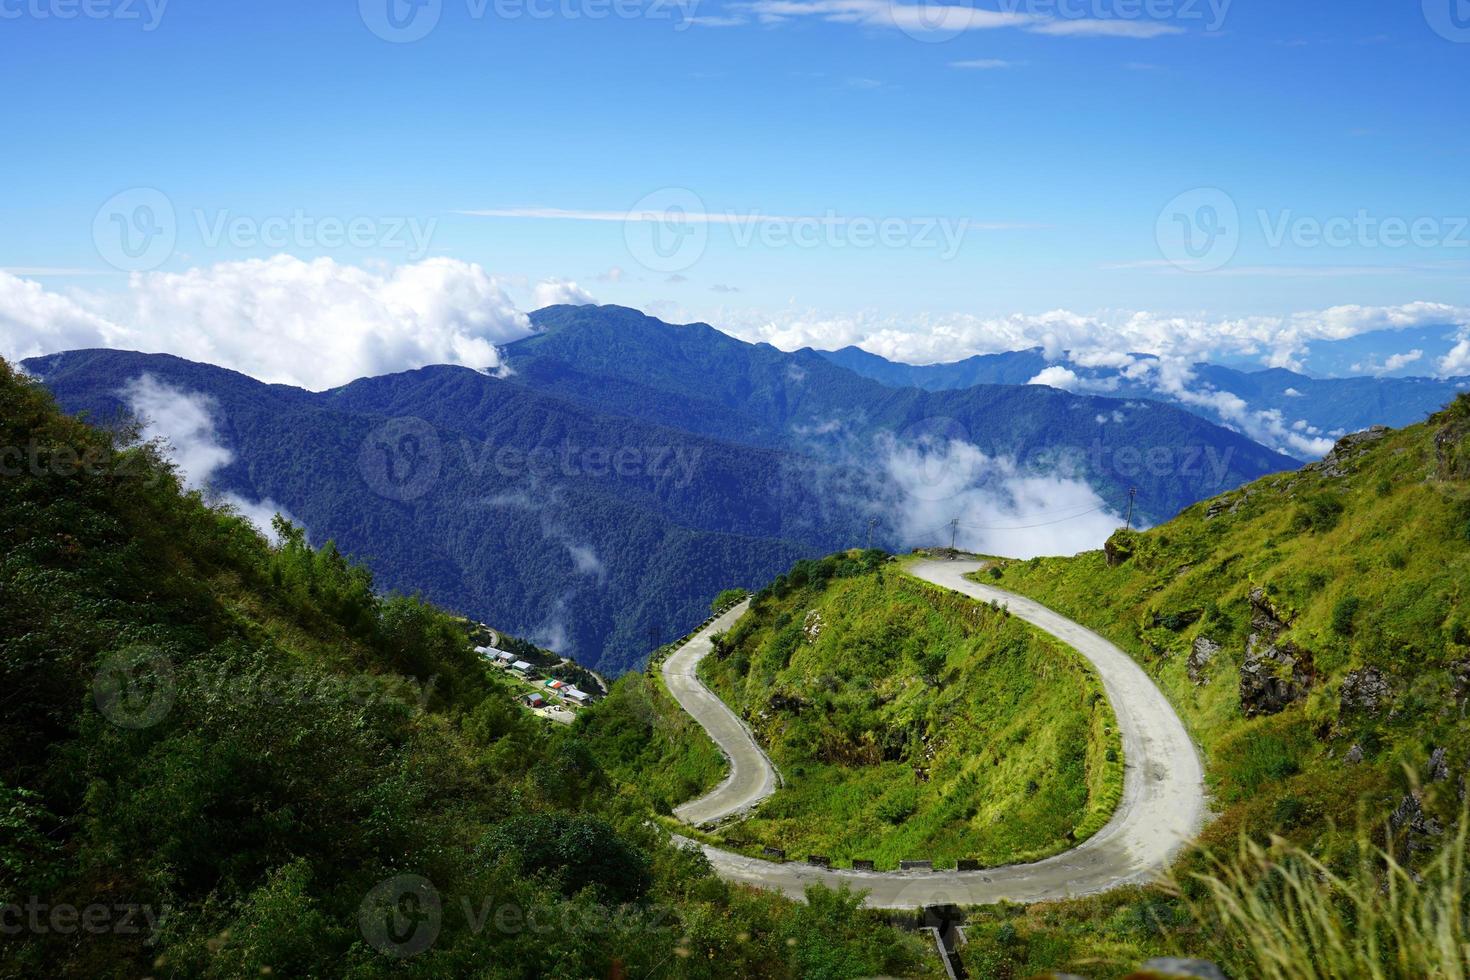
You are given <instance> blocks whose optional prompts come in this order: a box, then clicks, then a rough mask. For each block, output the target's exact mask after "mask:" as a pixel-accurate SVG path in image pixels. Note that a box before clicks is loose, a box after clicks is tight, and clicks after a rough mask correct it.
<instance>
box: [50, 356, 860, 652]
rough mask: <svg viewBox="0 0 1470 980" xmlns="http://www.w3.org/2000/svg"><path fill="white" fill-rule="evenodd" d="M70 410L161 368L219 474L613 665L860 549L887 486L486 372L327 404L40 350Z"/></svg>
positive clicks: (407, 572) (423, 375)
mask: <svg viewBox="0 0 1470 980" xmlns="http://www.w3.org/2000/svg"><path fill="white" fill-rule="evenodd" d="M27 368H28V369H29V370H31V371H33V372H34V373H36V374H38V375H39V376H41V377H43V378H44V379H45V383H46V384H47V386H48V387H49V388H50V389H51V390H52V391H53V392H54V393H55V395H56V397H57V398H58V400H59V401H60V402H61V404H62V405H63V406H64V407H65V408H66V409H67V410H68V411H73V412H76V411H87V412H89V413H90V414H91V416H92V417H93V418H97V419H109V418H113V417H115V416H116V415H117V414H118V413H121V412H123V411H124V410H125V408H126V399H125V390H126V389H127V387H128V386H129V385H130V384H132V383H133V382H135V381H136V379H138V378H140V377H143V376H148V377H151V378H153V379H154V380H155V381H156V382H157V383H159V384H161V385H164V386H166V387H167V388H168V389H169V390H170V391H172V392H175V393H177V396H178V397H179V398H186V399H187V398H198V397H200V396H203V398H204V400H205V401H204V409H205V410H206V411H207V414H208V416H209V417H210V418H211V419H212V421H213V425H214V429H215V433H214V437H215V441H217V443H218V444H219V447H220V448H221V449H223V450H225V452H226V457H227V459H228V461H227V462H224V463H223V464H222V465H220V467H219V469H218V470H217V472H216V474H215V483H216V485H217V486H218V487H219V488H220V489H221V490H225V491H230V492H234V493H237V494H239V495H240V496H242V497H244V498H245V499H247V500H249V501H261V500H269V501H272V502H274V504H275V505H278V506H280V507H282V508H284V509H285V510H287V511H288V512H289V513H290V514H291V515H293V516H294V517H295V518H296V519H297V520H299V521H300V522H301V523H302V524H303V525H304V526H305V527H306V529H307V530H308V532H309V533H310V535H311V536H312V539H313V540H316V541H320V540H325V539H326V538H328V537H330V538H333V539H335V540H336V541H337V543H338V545H339V546H340V547H341V548H342V549H343V551H344V552H346V553H347V554H350V555H352V556H354V557H355V558H358V559H360V560H362V561H364V562H365V563H366V564H367V565H368V566H369V567H370V568H372V569H373V571H374V574H375V576H376V577H377V579H378V580H379V581H380V582H382V583H383V584H384V585H385V586H387V587H390V588H397V589H402V590H404V591H420V592H422V593H423V594H424V595H425V596H427V597H429V598H430V599H432V600H434V601H436V602H441V603H443V604H445V605H447V606H449V607H451V608H454V609H456V610H460V611H463V612H464V613H465V614H467V615H470V616H473V617H474V618H476V619H480V620H483V621H485V622H493V623H495V624H497V625H498V626H503V627H504V628H505V629H507V630H510V631H512V632H514V633H517V634H522V635H528V636H533V637H535V638H537V639H539V640H540V641H541V642H543V643H544V644H547V645H556V646H558V647H560V648H561V649H562V650H563V651H564V652H568V653H570V654H572V655H574V656H576V657H577V658H578V659H579V660H581V661H582V662H584V663H586V664H588V665H589V666H592V667H594V668H596V669H599V670H602V671H603V672H605V673H610V674H616V673H618V672H620V671H622V670H626V669H628V668H629V667H630V666H633V665H635V664H636V663H637V662H638V661H639V660H640V658H641V657H643V656H645V655H646V653H647V651H648V650H650V649H652V648H653V647H654V646H657V645H658V644H659V643H661V642H664V641H667V640H669V639H672V638H673V637H675V636H678V635H680V634H681V633H683V632H684V630H685V629H687V627H688V626H689V625H692V624H693V623H696V622H698V621H699V620H700V619H701V618H702V617H703V615H704V610H705V609H706V608H707V606H708V603H709V601H710V599H711V598H713V596H714V595H715V593H717V592H719V591H720V589H722V588H725V587H727V586H729V585H731V584H744V585H749V586H751V587H757V586H759V585H760V584H761V583H763V582H766V581H768V580H769V579H770V578H772V577H774V576H775V575H776V574H778V573H779V572H780V571H781V570H783V569H785V568H787V567H789V566H790V564H791V562H793V561H795V560H796V559H797V558H799V557H801V556H803V555H805V554H808V553H810V552H812V551H825V550H830V549H832V548H835V547H839V546H841V545H844V544H848V543H851V542H852V541H854V540H857V539H858V538H859V537H860V535H861V534H862V532H863V524H864V516H865V515H864V514H862V513H859V512H858V511H857V509H856V508H855V507H854V506H853V502H854V501H863V500H872V499H876V498H877V497H878V496H879V495H880V494H879V493H878V491H876V490H875V489H874V488H873V486H872V485H871V479H872V478H871V475H870V474H866V473H863V472H861V471H858V470H853V469H848V468H844V467H841V466H835V465H823V466H820V467H818V466H815V465H813V464H812V463H811V462H810V461H808V460H806V459H804V458H803V457H800V456H797V455H795V454H793V453H790V452H785V451H781V450H772V449H762V448H756V447H750V446H742V445H736V444H732V443H727V442H722V441H719V440H716V439H712V438H709V437H705V436H699V435H693V434H690V433H687V432H682V431H678V430H672V429H668V428H665V427H661V426H656V425H652V424H649V423H646V422H641V421H638V420H636V419H631V418H626V417H621V416H613V415H608V414H605V413H600V412H596V411H589V410H588V409H587V408H585V407H583V406H581V405H577V404H573V403H569V402H566V401H562V400H559V399H556V398H553V397H549V396H545V395H541V394H539V393H536V392H533V391H529V390H527V389H526V388H524V387H522V386H519V385H514V384H511V383H508V382H506V381H503V380H499V379H496V378H492V377H488V376H486V375H484V374H481V373H479V372H476V371H470V370H467V369H464V368H452V367H433V368H424V369H422V370H419V371H411V372H406V373H403V374H397V375H389V376H386V377H381V378H370V379H364V380H361V381H357V382H354V383H353V384H351V385H348V386H346V387H345V388H340V389H335V390H332V391H327V392H320V393H312V392H306V391H302V390H300V389H294V388H288V387H284V386H279V385H264V384H261V383H259V382H256V381H253V380H251V379H249V378H246V377H244V376H243V375H239V374H236V373H234V372H230V371H225V370H223V369H220V368H215V367H211V366H209V365H203V364H196V363H193V362H189V361H184V360H181V359H179V358H175V357H169V356H167V355H145V354H135V353H130V352H123V351H75V352H71V353H68V354H64V355H55V356H52V357H46V358H36V359H33V360H32V361H29V362H27Z"/></svg>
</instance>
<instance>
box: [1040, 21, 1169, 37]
mask: <svg viewBox="0 0 1470 980" xmlns="http://www.w3.org/2000/svg"><path fill="white" fill-rule="evenodd" d="M1030 30H1031V31H1032V32H1033V33H1036V34H1049V35H1051V36H1053V37H1131V38H1140V39H1143V40H1147V39H1149V38H1155V37H1164V36H1165V35H1168V34H1183V33H1184V28H1182V27H1176V26H1174V25H1173V24H1160V23H1159V22H1158V21H1150V20H1081V19H1079V20H1054V21H1050V22H1048V23H1045V24H1040V25H1038V26H1036V27H1032V28H1030Z"/></svg>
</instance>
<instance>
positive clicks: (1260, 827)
mask: <svg viewBox="0 0 1470 980" xmlns="http://www.w3.org/2000/svg"><path fill="white" fill-rule="evenodd" d="M1467 464H1470V400H1467V399H1466V398H1464V397H1462V398H1461V399H1460V400H1459V402H1458V403H1457V404H1456V406H1454V407H1452V408H1451V409H1449V410H1447V411H1446V412H1445V413H1442V414H1441V415H1440V416H1437V417H1436V418H1435V419H1434V420H1432V421H1431V422H1430V423H1427V424H1425V425H1420V426H1414V427H1411V428H1408V429H1405V430H1401V431H1398V432H1393V433H1390V434H1388V436H1387V437H1386V438H1384V439H1382V440H1381V441H1377V442H1373V443H1371V444H1368V445H1366V447H1365V448H1362V449H1360V450H1352V451H1348V452H1347V453H1345V454H1344V461H1343V462H1341V463H1339V464H1338V467H1339V468H1340V469H1341V471H1342V475H1340V476H1333V475H1330V474H1329V473H1327V472H1325V471H1324V470H1323V469H1321V468H1318V469H1313V470H1307V471H1303V472H1299V473H1291V474H1283V475H1280V476H1274V477H1268V478H1266V479H1264V480H1261V481H1259V482H1257V483H1255V484H1252V485H1250V486H1248V487H1245V488H1242V489H1240V490H1238V491H1235V492H1233V493H1230V494H1226V495H1225V496H1223V497H1222V498H1219V500H1220V503H1221V506H1215V504H1214V502H1205V503H1202V504H1199V505H1196V506H1194V507H1191V508H1189V509H1188V510H1186V511H1184V512H1183V513H1182V514H1180V515H1179V517H1177V518H1176V519H1175V520H1173V521H1171V522H1169V523H1168V524H1165V525H1163V526H1161V527H1158V528H1156V529H1154V530H1152V531H1149V532H1147V533H1142V534H1133V535H1126V534H1124V535H1119V536H1118V537H1116V538H1115V539H1114V542H1113V544H1114V545H1115V546H1118V545H1121V546H1123V547H1125V548H1129V549H1132V552H1133V554H1132V557H1131V558H1129V559H1128V560H1126V561H1123V562H1122V563H1121V564H1117V565H1115V566H1113V567H1109V565H1108V562H1107V560H1106V557H1105V555H1104V554H1103V553H1102V552H1092V553H1088V554H1083V555H1079V556H1077V557H1075V558H1058V559H1041V560H1036V561H1030V562H1011V563H1006V564H1005V565H1004V568H1003V571H1002V573H1001V575H1000V577H999V579H998V580H996V584H999V585H1001V586H1003V587H1005V588H1009V589H1013V590H1015V591H1017V592H1021V593H1024V594H1026V595H1030V596H1033V597H1035V598H1037V599H1039V600H1041V601H1043V602H1045V603H1047V604H1048V605H1050V606H1052V607H1053V608H1056V609H1057V610H1058V611H1061V612H1063V613H1066V614H1067V615H1070V616H1072V617H1073V618H1075V619H1077V620H1078V621H1080V622H1083V623H1086V624H1088V625H1090V626H1092V627H1094V628H1095V629H1097V630H1098V631H1100V632H1102V633H1103V634H1104V635H1106V636H1108V637H1109V638H1110V639H1112V640H1113V641H1114V642H1116V643H1118V644H1119V645H1120V646H1121V647H1123V649H1125V650H1127V651H1129V652H1130V653H1131V654H1132V655H1133V656H1134V657H1136V658H1137V659H1138V660H1139V662H1140V663H1141V664H1143V665H1144V666H1145V668H1146V669H1148V671H1149V672H1150V674H1152V675H1153V676H1154V677H1155V678H1157V679H1158V681H1159V683H1160V684H1161V685H1162V686H1163V687H1164V689H1165V690H1166V692H1167V693H1168V694H1169V696H1170V698H1171V700H1172V701H1173V702H1174V704H1175V705H1176V707H1178V709H1179V710H1180V712H1181V714H1182V715H1183V716H1184V718H1185V720H1186V721H1187V723H1189V724H1190V725H1191V727H1192V729H1193V731H1194V733H1195V735H1196V737H1197V739H1198V740H1199V741H1200V743H1201V745H1202V748H1203V750H1204V752H1205V755H1206V760H1207V767H1208V777H1209V779H1210V781H1211V785H1212V787H1213V789H1214V792H1215V800H1216V806H1217V809H1218V810H1219V814H1218V816H1217V818H1216V819H1215V821H1214V822H1213V824H1212V825H1211V826H1210V827H1209V828H1207V830H1206V833H1205V837H1204V843H1205V844H1206V845H1209V846H1211V847H1212V849H1213V850H1214V851H1216V852H1217V853H1221V854H1225V855H1229V854H1231V853H1233V852H1234V851H1235V850H1236V841H1237V835H1238V834H1240V833H1242V832H1247V833H1249V834H1250V835H1252V836H1254V837H1255V838H1257V839H1261V838H1263V837H1264V836H1265V835H1266V833H1267V832H1274V833H1277V834H1280V835H1283V836H1284V837H1286V838H1289V839H1292V840H1295V841H1298V842H1300V845H1301V846H1302V847H1303V848H1305V849H1306V850H1307V852H1309V853H1311V854H1314V855H1316V856H1318V857H1321V858H1322V859H1324V860H1325V861H1327V862H1328V864H1329V866H1331V867H1333V868H1334V869H1336V870H1338V871H1339V872H1341V873H1350V872H1352V871H1353V870H1354V869H1355V868H1356V855H1357V854H1358V853H1360V851H1361V845H1360V844H1359V843H1358V842H1357V841H1356V840H1355V838H1356V836H1357V835H1356V832H1355V831H1356V825H1357V822H1358V818H1359V815H1360V814H1361V815H1362V817H1364V818H1365V820H1366V824H1367V829H1368V830H1369V832H1370V833H1372V834H1373V835H1374V837H1375V839H1376V840H1377V841H1378V843H1379V844H1380V845H1392V846H1393V847H1394V848H1395V849H1396V850H1397V851H1398V852H1399V853H1400V854H1404V853H1406V852H1407V851H1408V849H1409V848H1410V847H1412V848H1414V849H1415V850H1414V851H1413V852H1412V853H1411V854H1410V856H1411V857H1417V858H1420V859H1422V856H1423V855H1425V854H1427V853H1429V852H1430V851H1431V850H1432V849H1433V848H1435V847H1437V846H1439V845H1440V844H1443V843H1447V842H1448V841H1449V840H1450V838H1449V836H1448V832H1446V834H1444V835H1435V834H1433V833H1430V834H1427V835H1426V834H1423V833H1420V834H1417V835H1416V834H1411V833H1410V832H1409V831H1408V830H1406V829H1402V828H1401V829H1400V831H1399V832H1398V833H1393V832H1391V831H1390V830H1389V829H1388V828H1386V827H1385V824H1387V823H1388V817H1389V814H1390V811H1391V810H1392V809H1393V808H1394V807H1395V806H1397V805H1398V804H1399V803H1400V802H1401V801H1402V800H1403V799H1404V798H1405V796H1406V794H1408V793H1409V792H1411V791H1413V790H1415V788H1416V787H1418V793H1419V798H1420V800H1421V805H1422V806H1423V808H1424V810H1425V811H1426V813H1427V814H1429V815H1430V817H1431V818H1433V819H1436V820H1438V821H1439V823H1440V824H1441V825H1443V826H1445V827H1450V826H1452V824H1453V822H1454V820H1455V818H1456V817H1457V816H1458V815H1459V813H1460V807H1461V806H1462V805H1463V803H1462V801H1463V794H1464V792H1465V790H1464V785H1465V784H1464V776H1463V775H1462V774H1464V773H1466V771H1467V763H1470V760H1467V748H1470V731H1467V727H1470V726H1467V723H1466V721H1465V717H1466V699H1465V695H1466V693H1467V692H1466V691H1465V689H1464V687H1463V685H1462V686H1461V687H1460V688H1459V689H1458V690H1457V688H1456V681H1455V671H1456V670H1457V669H1458V668H1457V667H1456V666H1455V665H1457V664H1461V663H1464V662H1466V661H1467V660H1470V646H1467V644H1470V636H1467V633H1470V605H1467V602H1466V600H1467V596H1466V595H1465V593H1466V591H1467V589H1470V482H1467V477H1470V465H1467ZM1332 501H1335V502H1336V503H1338V504H1341V512H1340V513H1337V510H1338V508H1337V507H1336V506H1334V505H1333V503H1331V502H1332ZM1212 507H1213V509H1215V510H1216V511H1217V513H1216V516H1214V517H1210V516H1208V515H1209V511H1210V510H1211V509H1212ZM986 580H987V581H990V579H989V577H987V579H986ZM1256 587H1260V588H1263V589H1264V590H1265V593H1266V595H1267V596H1268V598H1269V601H1270V602H1271V603H1272V604H1273V606H1274V607H1275V608H1276V609H1277V610H1278V612H1280V613H1281V614H1282V616H1283V618H1286V619H1290V622H1291V626H1290V629H1289V630H1288V631H1287V632H1285V633H1283V634H1282V639H1285V640H1288V641H1290V642H1292V643H1294V644H1295V645H1296V646H1297V647H1298V648H1299V650H1301V651H1304V652H1305V653H1306V654H1307V656H1308V657H1309V659H1310V662H1311V664H1312V667H1313V671H1314V675H1315V676H1314V679H1313V681H1312V683H1311V686H1310V689H1309V691H1308V693H1307V694H1306V695H1305V696H1304V697H1303V698H1301V699H1300V700H1299V701H1297V702H1296V703H1295V704H1292V705H1291V706H1289V707H1287V708H1286V709H1285V710H1284V711H1281V712H1279V713H1277V714H1273V715H1263V716H1257V717H1253V718H1248V717H1246V716H1245V714H1244V712H1243V711H1242V709H1241V701H1240V684H1239V667H1240V664H1241V662H1242V660H1243V658H1244V654H1245V650H1246V638H1247V635H1248V633H1249V631H1250V628H1251V626H1250V622H1251V618H1252V609H1251V606H1250V601H1249V595H1250V592H1251V590H1252V589H1253V588H1256ZM1196 613H1198V614H1199V618H1198V619H1194V616H1195V614H1196ZM1190 620H1193V621H1190ZM1198 636H1204V637H1207V638H1210V639H1213V640H1214V641H1216V642H1218V643H1220V644H1221V647H1222V651H1221V653H1220V654H1219V655H1218V656H1217V658H1216V660H1215V661H1214V662H1213V663H1212V664H1211V665H1210V666H1209V667H1208V668H1207V669H1206V670H1205V672H1204V683H1202V684H1199V685H1196V684H1195V683H1194V682H1193V681H1192V680H1191V679H1190V677H1189V675H1188V672H1187V670H1186V663H1185V661H1186V656H1187V654H1188V653H1189V651H1190V650H1191V648H1192V646H1193V643H1194V640H1195V638H1196V637H1198ZM1365 667H1374V668H1377V669H1378V670H1380V671H1381V672H1382V674H1383V676H1384V677H1385V678H1386V679H1387V680H1388V681H1389V683H1390V684H1391V685H1392V688H1393V691H1394V694H1393V696H1392V698H1391V699H1390V700H1389V701H1388V702H1387V703H1385V705H1384V706H1383V707H1382V708H1381V709H1380V710H1378V711H1376V712H1369V711H1364V710H1361V709H1358V710H1354V709H1352V708H1344V706H1343V705H1342V703H1341V698H1340V695H1341V689H1342V683H1343V679H1344V678H1345V677H1346V676H1347V675H1348V674H1349V673H1350V672H1353V671H1357V670H1361V669H1363V668H1365ZM1353 745H1357V746H1359V748H1360V750H1361V751H1362V752H1363V755H1364V758H1363V761H1362V762H1360V763H1356V764H1354V763H1352V762H1349V761H1348V760H1347V756H1348V754H1349V750H1350V748H1351V747H1352V746H1353ZM1435 748H1444V749H1446V750H1447V754H1446V757H1445V764H1444V768H1443V769H1442V770H1441V771H1440V772H1439V773H1438V774H1436V773H1435V772H1432V771H1431V770H1430V769H1429V768H1428V767H1427V765H1426V763H1427V757H1428V756H1429V754H1430V753H1431V751H1432V750H1433V749H1435ZM1437 776H1438V777H1441V778H1437ZM1386 838H1391V839H1386ZM1202 867H1204V865H1202V864H1201V863H1200V861H1198V860H1197V859H1190V860H1188V861H1186V862H1185V863H1184V864H1183V865H1182V866H1181V868H1180V873H1181V876H1182V878H1183V880H1184V881H1185V882H1186V884H1188V883H1189V882H1190V881H1191V880H1192V879H1191V877H1190V875H1191V872H1193V871H1195V870H1199V869H1201V868H1202ZM1196 897H1197V898H1198V896H1196ZM1369 897H1370V898H1371V895H1370V896H1369ZM1193 911H1194V912H1195V913H1196V914H1198V913H1199V911H1200V910H1199V906H1198V905H1196V906H1195V907H1194V908H1193ZM1190 912H1191V909H1190V908H1189V907H1188V906H1187V904H1186V903H1182V902H1180V901H1178V900H1177V899H1175V898H1172V897H1171V896H1169V895H1168V894H1166V893H1164V892H1162V891H1158V890H1146V891H1140V890H1136V889H1129V890H1125V891H1123V892H1117V893H1113V894H1110V895H1107V896H1101V897H1099V898H1096V899H1090V900H1087V901H1084V902H1070V903H1053V904H1046V905H1038V906H1033V907H1032V908H1030V909H1019V908H997V909H991V910H986V911H984V912H982V913H980V914H978V915H977V916H976V919H975V922H974V924H973V925H972V928H971V930H970V932H969V935H970V938H971V944H970V945H969V946H968V947H967V948H966V950H965V954H964V955H965V957H966V961H967V962H968V963H969V964H970V968H971V971H972V973H974V974H975V975H990V976H997V977H1011V976H1014V977H1024V976H1030V975H1031V974H1033V973H1036V972H1040V971H1043V970H1050V969H1058V970H1067V969H1070V970H1072V971H1074V972H1080V973H1086V974H1088V975H1090V976H1098V977H1107V976H1118V975H1122V974H1124V973H1126V972H1127V971H1128V969H1129V968H1130V965H1131V964H1136V963H1137V962H1139V961H1140V960H1141V959H1143V958H1145V957H1146V956H1149V955H1158V954H1161V953H1166V952H1181V951H1182V952H1196V953H1204V954H1206V955H1213V956H1216V957H1218V958H1219V959H1220V960H1221V961H1222V962H1224V963H1226V964H1227V965H1228V966H1232V967H1233V969H1235V970H1236V971H1238V972H1237V973H1236V974H1235V975H1242V976H1245V975H1254V974H1255V973H1257V972H1259V970H1260V969H1261V966H1260V965H1259V964H1258V963H1252V962H1251V960H1250V953H1249V951H1248V950H1246V949H1244V948H1243V944H1240V943H1238V942H1236V943H1229V942H1224V941H1223V940H1218V939H1217V938H1214V937H1217V936H1218V933H1216V932H1215V930H1213V929H1201V928H1199V924H1198V922H1196V921H1195V920H1193V919H1192V918H1191V915H1190ZM1262 934H1264V930H1263V932H1262ZM1298 966H1301V964H1298ZM1303 968H1304V967H1303ZM1240 971H1243V972H1240ZM1385 975H1386V976H1399V975H1406V974H1404V973H1403V972H1402V971H1397V972H1396V971H1394V970H1390V971H1389V972H1388V973H1386V974H1385Z"/></svg>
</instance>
